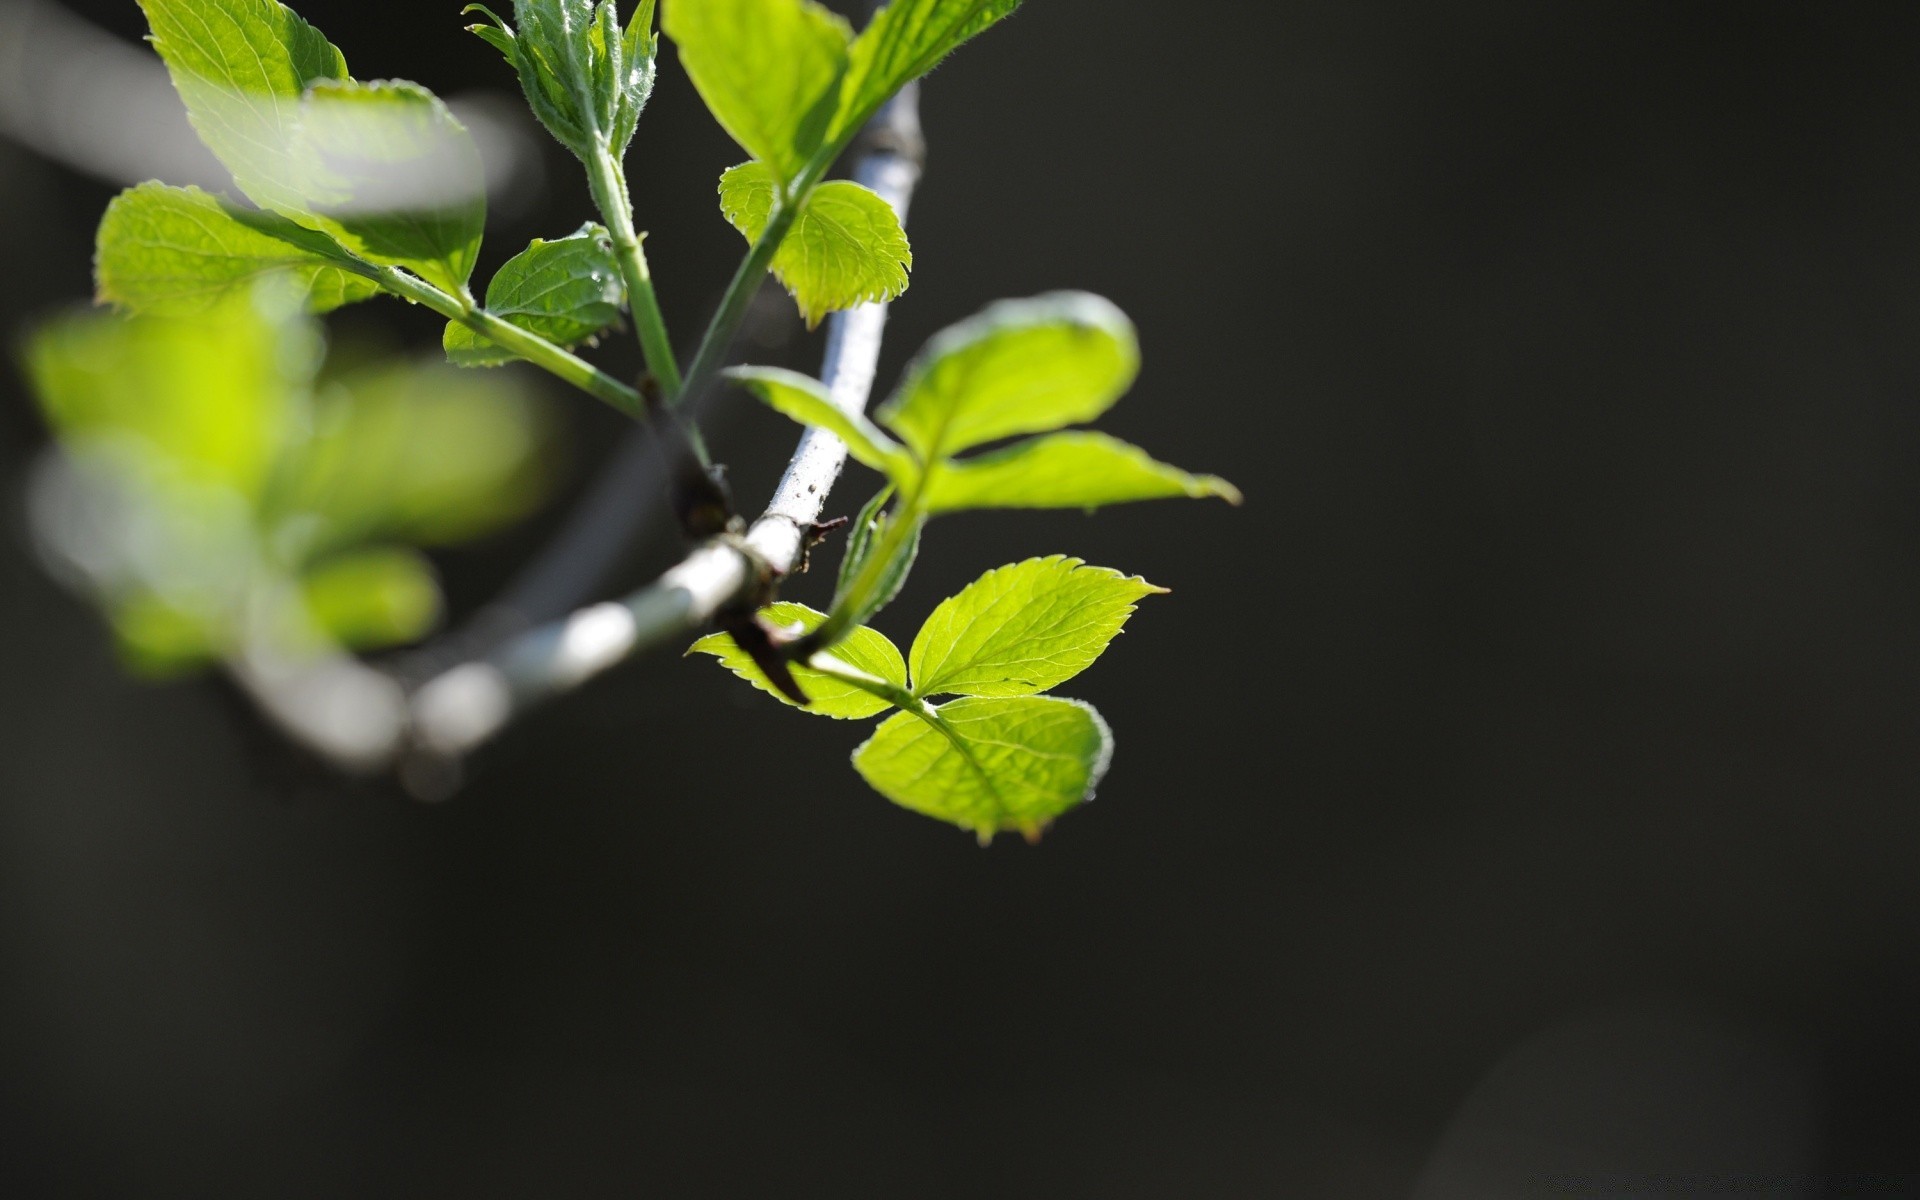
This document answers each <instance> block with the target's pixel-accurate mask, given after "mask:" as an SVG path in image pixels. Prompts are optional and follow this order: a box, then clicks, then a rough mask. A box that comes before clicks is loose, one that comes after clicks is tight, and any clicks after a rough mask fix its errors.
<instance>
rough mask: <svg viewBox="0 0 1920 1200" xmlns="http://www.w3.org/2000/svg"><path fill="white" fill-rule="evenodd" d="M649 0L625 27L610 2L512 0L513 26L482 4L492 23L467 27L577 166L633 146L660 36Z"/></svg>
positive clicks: (478, 8) (649, 90)
mask: <svg viewBox="0 0 1920 1200" xmlns="http://www.w3.org/2000/svg"><path fill="white" fill-rule="evenodd" d="M653 8H654V4H653V0H643V3H642V4H641V5H640V8H639V10H638V11H637V12H635V13H634V16H633V20H632V22H630V23H629V24H628V26H627V28H626V30H625V32H622V31H621V28H620V14H619V12H618V11H617V10H616V9H615V7H614V0H599V4H598V5H597V6H596V5H595V3H594V0H514V6H513V12H514V17H515V18H516V19H517V20H518V21H519V29H518V30H515V29H514V28H513V26H511V25H508V24H507V23H506V22H505V21H503V20H501V19H500V17H499V16H497V15H495V14H494V12H493V11H492V10H491V9H489V8H487V7H486V6H485V5H483V4H472V5H468V6H467V8H466V9H465V11H467V12H479V13H482V14H484V15H485V16H486V17H487V18H488V19H489V20H491V21H492V22H493V24H491V25H471V26H468V28H469V29H471V30H472V31H473V32H474V33H476V34H478V35H479V36H480V37H481V38H482V39H484V40H485V41H486V42H487V43H488V44H489V45H491V46H493V47H494V48H495V49H497V50H499V51H500V52H501V53H502V54H503V55H505V56H506V59H507V62H508V63H510V64H511V65H512V66H513V69H514V71H515V72H516V73H518V75H519V76H520V86H521V88H522V90H524V91H525V92H526V96H527V104H528V106H529V107H530V108H532V109H533V112H534V115H535V116H536V117H538V118H539V119H540V123H541V124H543V125H545V126H546V127H547V130H548V132H550V133H552V134H553V136H554V138H555V139H556V140H557V141H559V143H560V144H561V145H563V146H565V147H567V149H569V150H571V151H573V152H574V154H576V155H577V156H579V158H580V159H581V160H582V161H588V160H590V159H591V158H592V157H593V156H594V155H595V154H598V153H600V152H602V151H610V152H611V153H612V154H613V155H614V156H615V157H616V158H618V157H620V156H621V155H623V154H625V152H626V149H627V146H628V144H629V143H630V142H632V141H633V133H634V127H635V126H636V125H637V124H638V123H639V121H640V112H641V110H642V109H643V108H645V107H646V103H647V98H648V96H650V95H651V94H652V92H653V80H654V70H655V58H656V53H657V51H658V48H659V37H658V35H656V34H655V33H654V32H653Z"/></svg>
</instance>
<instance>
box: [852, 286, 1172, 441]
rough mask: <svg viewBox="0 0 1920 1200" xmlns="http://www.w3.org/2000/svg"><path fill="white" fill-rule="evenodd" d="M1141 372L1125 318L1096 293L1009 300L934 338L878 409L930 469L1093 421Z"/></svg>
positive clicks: (1136, 346) (889, 425)
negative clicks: (971, 452)
mask: <svg viewBox="0 0 1920 1200" xmlns="http://www.w3.org/2000/svg"><path fill="white" fill-rule="evenodd" d="M1139 369H1140V351H1139V346H1138V344H1137V343H1136V341H1135V339H1134V333H1133V325H1132V323H1131V322H1129V321H1128V320H1127V318H1126V314H1124V313H1122V312H1121V311H1120V310H1119V309H1117V308H1115V307H1114V306H1113V305H1112V304H1110V303H1108V302H1107V301H1105V300H1102V299H1101V298H1100V297H1098V296H1093V295H1088V294H1087V293H1085V292H1057V293H1054V294H1052V295H1046V296H1038V297H1035V298H1034V299H1031V300H1003V301H1001V302H1000V303H998V304H994V305H991V306H989V307H988V308H987V309H986V310H985V311H984V312H982V313H980V314H979V315H978V316H975V317H972V318H969V319H968V320H966V321H962V322H961V323H960V324H958V325H954V326H952V327H950V328H948V329H947V330H945V331H944V332H942V333H940V334H937V335H936V336H935V337H934V339H933V340H932V341H930V342H928V343H927V346H926V348H925V349H924V350H922V351H921V352H920V354H919V356H918V357H917V358H916V359H915V360H914V362H913V364H912V365H911V366H909V367H908V368H907V374H906V378H905V379H904V380H903V381H902V382H901V385H900V389H899V391H897V392H896V393H895V394H894V395H893V397H892V398H891V399H889V400H888V401H887V403H886V404H885V405H884V406H882V407H881V409H880V411H879V417H880V420H881V423H883V424H885V425H887V426H888V427H890V428H891V429H893V430H894V432H896V433H898V434H899V435H900V436H901V438H902V439H903V440H905V442H906V443H907V445H908V446H911V447H912V448H913V449H914V450H915V451H916V452H918V453H919V455H920V456H921V459H922V461H925V462H931V461H934V460H936V459H939V458H942V457H944V456H946V455H949V454H954V453H958V452H959V451H961V450H965V449H966V448H968V447H969V446H978V445H980V444H981V443H983V442H990V441H993V440H995V439H997V438H1003V437H1007V436H1010V435H1012V434H1017V433H1043V432H1046V431H1047V430H1052V429H1059V428H1060V427H1062V426H1064V425H1077V424H1080V423H1082V422H1086V421H1091V420H1093V419H1094V418H1095V417H1097V416H1099V415H1100V414H1101V413H1104V412H1106V411H1107V410H1108V409H1109V408H1111V407H1113V404H1114V401H1116V400H1118V399H1119V398H1120V396H1121V395H1122V393H1124V392H1125V391H1126V390H1127V388H1128V387H1129V386H1131V385H1132V383H1133V380H1134V376H1135V375H1137V374H1138V373H1139Z"/></svg>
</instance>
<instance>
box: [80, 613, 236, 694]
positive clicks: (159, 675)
mask: <svg viewBox="0 0 1920 1200" xmlns="http://www.w3.org/2000/svg"><path fill="white" fill-rule="evenodd" d="M107 609H108V612H107V616H108V619H109V620H111V621H112V622H113V633H114V641H115V642H116V643H117V647H118V649H119V651H120V661H121V663H122V664H123V665H125V667H126V668H127V670H129V671H131V672H133V673H134V674H135V675H138V676H140V677H141V678H142V679H147V680H151V681H154V682H160V681H163V680H168V679H177V678H180V677H181V676H183V675H187V674H190V673H192V672H194V671H197V670H199V669H200V668H202V667H204V666H207V665H208V664H209V663H212V662H214V661H215V660H217V659H218V658H219V657H220V655H221V653H222V646H221V644H220V638H221V631H220V629H219V627H218V623H217V622H215V621H211V620H209V619H208V618H207V617H205V616H203V615H202V614H199V613H193V612H188V611H187V610H185V609H183V608H179V607H176V606H175V605H173V604H170V603H168V602H167V601H166V600H164V599H162V598H161V597H159V596H156V595H154V594H153V593H152V592H145V591H141V592H134V593H132V594H130V595H127V596H124V597H120V598H118V599H117V600H115V601H113V602H111V603H110V604H108V606H107Z"/></svg>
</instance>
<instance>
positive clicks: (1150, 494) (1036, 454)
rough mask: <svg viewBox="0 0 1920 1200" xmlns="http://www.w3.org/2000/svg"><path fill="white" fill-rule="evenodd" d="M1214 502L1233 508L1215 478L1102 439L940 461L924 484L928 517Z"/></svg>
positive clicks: (1047, 442) (1048, 442)
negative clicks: (968, 512) (1155, 502)
mask: <svg viewBox="0 0 1920 1200" xmlns="http://www.w3.org/2000/svg"><path fill="white" fill-rule="evenodd" d="M1181 496H1185V497H1189V498H1192V499H1200V498H1202V497H1206V496H1217V497H1219V498H1220V499H1222V500H1225V501H1226V502H1227V503H1229V504H1238V503H1240V489H1238V488H1236V487H1234V486H1233V485H1232V484H1231V483H1228V482H1227V481H1226V480H1224V479H1222V478H1220V477H1219V476H1218V475H1189V474H1188V473H1187V472H1185V471H1182V470H1180V469H1179V468H1178V467H1170V466H1168V465H1167V464H1166V463H1163V462H1156V461H1154V460H1153V459H1152V458H1149V457H1148V456H1147V453H1146V451H1144V450H1142V449H1140V448H1139V447H1138V446H1133V445H1129V444H1128V443H1126V442H1123V441H1121V440H1119V439H1118V438H1112V437H1108V436H1107V435H1106V434H1104V433H1087V432H1075V433H1055V434H1049V435H1047V436H1045V437H1037V438H1029V439H1028V440H1026V441H1024V442H1016V443H1015V444H1013V445H1011V446H1009V447H1007V448H1006V449H1004V450H996V451H992V452H990V453H987V454H981V455H978V456H976V457H973V458H963V459H958V460H953V461H949V462H946V463H944V464H942V465H941V467H940V469H939V470H938V471H936V472H935V473H934V475H933V478H932V480H931V481H930V482H929V483H928V484H927V492H926V496H925V501H926V505H927V510H928V511H929V512H953V511H957V510H959V509H965V508H1084V509H1088V510H1091V509H1096V508H1099V507H1101V506H1102V505H1107V504H1121V503H1125V502H1127V501H1130V500H1163V499H1171V498H1175V497H1181Z"/></svg>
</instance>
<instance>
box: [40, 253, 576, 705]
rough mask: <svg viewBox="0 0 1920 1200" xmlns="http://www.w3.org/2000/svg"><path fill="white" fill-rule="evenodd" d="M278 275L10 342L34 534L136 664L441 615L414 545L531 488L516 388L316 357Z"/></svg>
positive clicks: (487, 523)
mask: <svg viewBox="0 0 1920 1200" xmlns="http://www.w3.org/2000/svg"><path fill="white" fill-rule="evenodd" d="M282 282H283V281H277V280H272V279H269V280H266V281H264V282H262V283H260V284H258V285H256V286H255V287H254V288H253V289H252V290H250V291H247V292H241V293H236V294H235V295H233V296H230V297H227V298H224V299H222V300H219V301H217V302H213V303H210V304H208V305H206V306H204V307H202V308H200V309H199V311H197V312H196V313H195V315H194V316H193V317H192V319H173V318H161V317H134V318H126V317H119V316H114V315H111V314H104V313H101V314H87V315H80V316H74V317H69V318H66V319H64V320H61V321H58V322H55V323H54V324H52V325H49V326H47V327H46V328H44V329H42V330H41V331H40V332H39V333H38V334H36V335H35V336H34V337H33V338H32V340H31V341H30V342H29V344H28V346H27V350H26V362H27V367H28V373H29V376H30V378H31V380H32V382H33V385H34V390H35V392H36V394H37V395H38V396H39V398H40V402H41V406H42V409H43V411H44V412H45V413H46V415H47V417H48V419H49V422H50V424H51V425H52V426H53V428H54V432H55V434H56V436H57V438H58V442H59V445H60V449H61V459H60V462H61V464H62V466H61V469H60V471H59V472H58V473H57V474H55V475H53V476H51V477H50V478H51V479H52V480H53V481H54V483H53V485H52V486H49V487H43V488H42V489H40V493H39V495H38V497H37V509H38V516H39V517H40V520H39V521H38V525H39V527H40V531H41V533H42V535H43V537H44V538H45V539H46V540H47V541H49V542H50V543H51V545H50V547H49V548H50V549H51V550H52V551H53V552H54V554H55V555H56V556H57V557H58V558H59V559H60V560H61V561H63V562H65V563H66V564H67V565H68V567H69V568H70V569H71V570H72V572H73V573H74V574H75V575H77V576H78V578H77V580H76V582H78V583H80V584H82V585H83V586H84V587H86V588H87V589H88V590H89V591H91V592H92V593H93V594H94V595H96V596H97V597H98V599H99V601H100V603H101V605H102V607H103V608H104V609H105V610H106V612H107V614H108V616H109V618H110V620H111V622H112V624H113V627H114V629H115V631H116V632H117V634H118V636H119V640H120V643H121V645H122V647H123V648H124V650H125V652H126V656H127V658H128V660H129V662H131V663H132V664H133V665H135V666H136V667H138V668H139V669H141V670H142V671H144V672H147V673H152V674H163V675H170V674H177V673H180V672H183V671H188V670H192V669H194V668H197V667H200V666H203V665H206V664H207V663H210V662H213V661H215V660H219V659H230V660H238V659H241V658H245V657H247V656H249V655H252V654H256V653H262V652H264V653H268V654H270V655H272V656H273V657H276V658H282V659H286V658H299V657H302V656H304V655H307V654H311V653H315V652H317V651H320V650H323V649H325V648H327V647H330V646H335V645H339V646H345V647H348V648H352V649H377V648H380V647H384V646H390V645H395V644H398V643H401V642H406V641H411V640H413V639H414V638H417V637H418V636H420V635H421V634H422V633H424V632H425V631H426V630H427V629H428V628H429V627H431V626H432V624H433V623H434V622H435V620H436V618H437V617H438V615H439V612H440V597H439V588H438V584H437V583H436V580H435V577H434V574H433V571H432V568H431V567H430V566H429V564H428V563H427V561H426V559H425V558H424V557H423V556H422V555H421V554H420V552H419V547H423V546H436V545H447V544H453V543H457V542H461V541H465V540H468V539H470V538H473V537H475V536H478V535H480V534H484V533H486V532H488V531H490V530H492V529H494V528H497V527H498V526H500V525H502V524H504V523H505V522H507V521H510V520H513V519H515V518H517V517H519V516H520V515H521V514H522V513H524V512H525V511H526V510H527V509H528V508H529V507H530V506H531V505H532V504H533V503H534V501H536V500H537V499H538V498H539V495H540V492H541V490H542V486H543V478H544V472H543V471H542V470H541V469H540V459H539V454H538V447H539V444H540V441H541V428H542V427H541V422H540V420H539V418H538V412H537V410H536V409H535V408H533V406H532V405H531V403H530V402H529V400H528V399H527V397H526V396H525V395H524V394H523V393H522V391H521V390H520V389H519V388H518V387H516V386H514V385H513V384H511V383H510V382H506V381H499V380H492V379H485V378H480V377H475V376H469V375H464V374H459V373H455V372H453V371H450V370H449V369H448V368H446V367H444V366H441V365H438V364H421V363H416V362H408V361H393V360H382V359H375V360H372V361H369V362H366V363H364V364H362V365H360V366H358V367H355V368H352V369H347V370H343V371H339V372H334V373H325V372H323V370H322V363H321V354H322V347H323V342H322V340H321V338H320V335H319V332H318V330H317V329H316V328H315V327H314V326H313V324H312V322H310V321H309V320H308V319H306V318H305V317H303V316H302V315H301V314H300V313H299V311H298V297H297V296H295V295H291V294H289V293H288V291H287V290H286V289H285V288H284V287H283V286H277V285H278V284H280V283H282Z"/></svg>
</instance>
